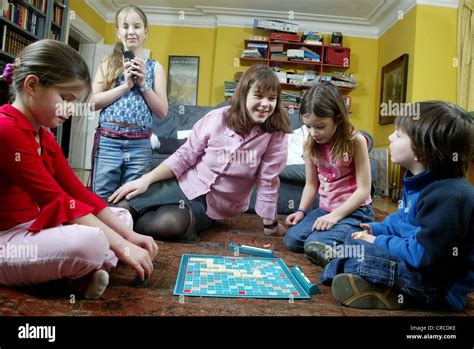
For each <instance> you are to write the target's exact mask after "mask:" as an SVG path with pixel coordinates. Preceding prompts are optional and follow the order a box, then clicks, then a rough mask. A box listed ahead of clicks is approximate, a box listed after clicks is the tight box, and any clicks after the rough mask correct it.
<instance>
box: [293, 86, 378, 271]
mask: <svg viewBox="0 0 474 349" xmlns="http://www.w3.org/2000/svg"><path fill="white" fill-rule="evenodd" d="M300 114H301V116H302V120H303V123H304V124H305V125H306V127H307V129H308V138H307V140H306V143H305V146H304V154H305V162H306V184H305V187H304V190H303V194H302V197H301V201H300V205H299V209H298V210H297V211H296V212H295V213H292V214H291V215H289V216H288V217H287V219H286V224H287V225H289V226H291V228H290V229H289V230H288V232H287V233H286V236H285V243H286V245H287V246H288V248H289V249H290V250H292V251H294V252H303V251H305V253H306V254H307V256H308V258H310V259H311V260H312V261H314V262H316V263H319V262H320V261H318V258H317V256H314V251H315V249H316V252H318V251H320V252H323V253H324V252H325V251H326V248H327V245H332V246H333V247H335V245H337V244H342V243H343V242H344V240H345V239H346V237H347V236H350V235H351V233H352V232H354V231H358V230H360V227H359V225H360V224H361V223H367V222H371V221H372V220H373V213H372V206H371V202H372V199H371V197H370V188H371V175H370V163H369V155H368V146H367V144H368V140H367V138H366V137H365V136H364V135H362V134H361V133H358V132H356V131H355V130H354V127H353V126H352V125H351V123H350V122H349V120H348V116H347V109H346V106H345V104H344V101H343V100H342V97H341V94H340V92H339V90H338V89H337V87H335V86H334V85H332V84H331V83H324V84H321V85H318V86H314V87H312V88H311V89H309V90H308V91H307V92H306V93H305V95H304V97H303V100H302V103H301V106H300ZM317 194H319V208H318V209H316V210H313V211H311V212H308V209H309V207H311V206H312V203H313V201H314V200H315V199H316V195H317ZM313 257H314V258H313Z"/></svg>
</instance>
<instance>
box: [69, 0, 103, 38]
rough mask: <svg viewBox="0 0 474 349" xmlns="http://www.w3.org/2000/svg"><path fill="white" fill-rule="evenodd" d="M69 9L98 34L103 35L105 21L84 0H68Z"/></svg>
mask: <svg viewBox="0 0 474 349" xmlns="http://www.w3.org/2000/svg"><path fill="white" fill-rule="evenodd" d="M69 9H70V10H71V11H74V12H75V13H76V15H78V16H79V17H81V19H82V20H83V21H84V22H86V23H87V24H89V25H90V26H91V27H92V28H94V30H95V31H96V32H97V33H99V34H100V35H102V36H103V35H104V32H105V26H106V23H105V21H104V20H103V19H102V17H100V16H99V15H98V14H97V13H96V12H95V11H94V10H93V9H92V8H91V7H90V6H89V5H87V4H86V2H85V1H84V0H70V1H69Z"/></svg>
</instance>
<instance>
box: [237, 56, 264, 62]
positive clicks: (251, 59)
mask: <svg viewBox="0 0 474 349" xmlns="http://www.w3.org/2000/svg"><path fill="white" fill-rule="evenodd" d="M240 60H241V61H249V62H265V63H266V62H268V59H266V58H247V57H241V58H240Z"/></svg>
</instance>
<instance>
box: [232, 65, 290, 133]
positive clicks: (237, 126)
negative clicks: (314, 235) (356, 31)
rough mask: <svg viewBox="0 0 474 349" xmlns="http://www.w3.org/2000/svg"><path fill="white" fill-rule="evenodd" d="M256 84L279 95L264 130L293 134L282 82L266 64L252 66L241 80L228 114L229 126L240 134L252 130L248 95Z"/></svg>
mask: <svg viewBox="0 0 474 349" xmlns="http://www.w3.org/2000/svg"><path fill="white" fill-rule="evenodd" d="M254 84H257V87H258V88H259V89H260V90H262V91H274V92H275V93H276V94H277V101H276V105H275V110H274V111H273V114H272V115H271V116H270V117H269V118H268V119H267V120H265V122H264V123H263V124H262V125H261V127H262V130H263V131H265V132H275V131H283V132H285V133H291V132H292V127H291V123H290V119H289V117H288V114H287V113H286V111H285V109H284V108H283V106H282V104H281V96H280V92H281V86H280V82H279V81H278V78H277V76H276V75H275V73H274V72H273V71H272V69H271V68H270V67H268V66H267V65H265V64H256V65H253V66H251V67H250V68H249V69H247V71H246V72H245V73H244V74H243V75H242V77H241V78H240V81H239V83H238V85H237V89H236V90H235V92H234V95H233V97H232V102H231V107H230V109H229V112H228V114H227V120H226V121H227V126H229V127H230V128H231V129H232V130H234V131H235V132H236V133H238V134H246V133H248V132H249V131H250V129H251V128H252V125H253V124H252V123H251V119H250V116H249V113H248V111H247V95H248V93H249V91H250V89H251V88H252V86H253V85H254Z"/></svg>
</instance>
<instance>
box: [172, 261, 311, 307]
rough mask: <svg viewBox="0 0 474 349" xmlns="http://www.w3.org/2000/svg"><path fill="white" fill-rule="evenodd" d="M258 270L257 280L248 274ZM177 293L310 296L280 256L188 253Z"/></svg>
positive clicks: (181, 268)
mask: <svg viewBox="0 0 474 349" xmlns="http://www.w3.org/2000/svg"><path fill="white" fill-rule="evenodd" d="M208 262H209V264H207V263H208ZM257 270H258V271H259V272H257ZM258 273H260V276H262V277H256V279H257V280H255V278H252V277H250V276H248V275H249V274H250V275H258ZM245 275H247V276H245ZM174 294H175V295H185V296H204V297H238V298H279V299H281V298H286V299H289V298H295V299H298V298H309V295H308V294H307V293H306V291H305V290H304V289H303V288H302V287H301V285H299V283H298V282H297V281H296V279H295V278H294V276H293V275H292V274H291V272H290V270H289V269H288V267H287V266H286V264H285V263H284V261H283V260H282V259H280V258H262V257H259V258H251V257H234V256H208V255H187V254H185V255H183V256H182V259H181V264H180V268H179V272H178V278H177V282H176V285H175V290H174Z"/></svg>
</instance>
